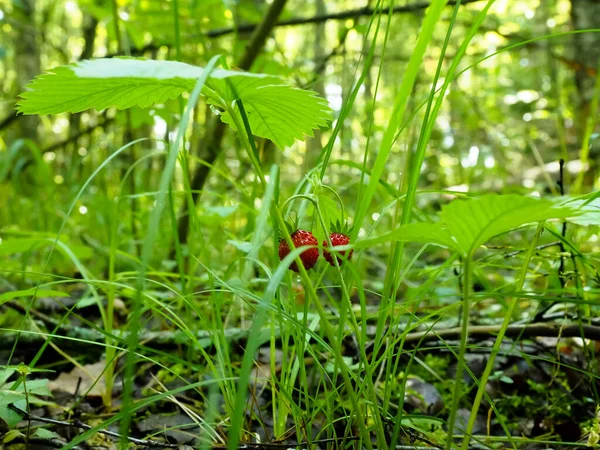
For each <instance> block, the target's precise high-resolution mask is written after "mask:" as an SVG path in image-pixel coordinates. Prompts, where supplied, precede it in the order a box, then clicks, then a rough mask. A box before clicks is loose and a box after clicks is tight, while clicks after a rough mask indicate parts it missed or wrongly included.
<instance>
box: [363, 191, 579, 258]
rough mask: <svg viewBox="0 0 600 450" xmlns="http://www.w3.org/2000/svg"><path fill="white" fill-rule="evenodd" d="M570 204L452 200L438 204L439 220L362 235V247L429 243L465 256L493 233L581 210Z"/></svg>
mask: <svg viewBox="0 0 600 450" xmlns="http://www.w3.org/2000/svg"><path fill="white" fill-rule="evenodd" d="M582 212H583V210H582V209H581V208H580V207H578V206H574V205H566V204H559V203H555V202H553V201H550V200H541V199H537V198H533V197H522V196H519V195H485V196H483V197H480V198H475V199H469V200H456V201H454V202H452V203H450V204H449V205H445V206H443V207H442V211H441V213H440V219H441V220H440V222H437V223H418V224H409V225H404V226H401V227H399V228H397V229H395V230H393V231H391V232H389V233H386V234H384V235H382V236H378V237H376V238H370V239H365V240H364V241H361V242H360V243H358V245H357V246H359V247H364V246H367V245H373V244H376V243H379V242H384V241H411V242H422V243H432V244H436V245H441V246H443V247H448V248H452V249H454V250H456V251H457V252H459V253H460V254H462V255H463V256H467V255H468V254H470V253H471V252H472V251H473V250H475V249H476V248H478V247H479V246H480V245H482V244H484V243H485V242H487V241H488V240H490V239H491V238H493V237H494V236H497V235H500V234H503V233H506V232H508V231H510V230H513V229H515V228H517V227H520V226H522V225H525V224H528V223H535V222H540V221H544V220H549V219H566V218H568V217H574V216H577V215H579V214H581V213H582Z"/></svg>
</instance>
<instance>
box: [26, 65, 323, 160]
mask: <svg viewBox="0 0 600 450" xmlns="http://www.w3.org/2000/svg"><path fill="white" fill-rule="evenodd" d="M203 72H204V69H203V68H202V67H197V66H192V65H190V64H185V63H181V62H177V61H155V60H147V59H137V58H110V59H93V60H85V61H81V62H79V63H76V64H71V65H68V66H61V67H56V68H54V69H51V70H50V71H48V72H47V73H44V74H42V75H40V76H38V77H36V78H35V79H33V80H32V81H31V82H30V83H29V84H28V85H27V89H28V90H27V91H26V92H23V93H22V94H21V100H20V101H19V102H18V103H17V110H18V111H19V112H21V113H23V114H40V115H43V114H57V113H63V112H72V113H75V112H80V111H84V110H86V109H91V108H94V109H97V110H102V109H105V108H108V107H110V106H114V107H117V108H118V109H126V108H131V107H134V106H138V107H141V108H146V107H149V106H151V105H154V104H156V103H164V102H165V101H167V100H169V99H173V98H176V97H178V96H179V95H181V94H182V93H183V92H186V91H191V89H192V88H193V87H194V85H195V83H196V80H197V79H198V78H199V77H200V76H201V75H202V74H203ZM215 92H216V93H217V94H218V95H215ZM204 93H205V94H206V95H208V96H210V103H211V104H215V105H217V106H221V107H223V106H226V105H231V104H232V103H231V102H233V100H238V99H240V100H241V101H242V103H243V105H244V107H245V109H246V112H247V114H248V120H249V122H250V126H251V128H252V131H253V133H254V134H255V135H256V136H260V137H264V138H267V139H270V140H272V141H273V142H274V143H275V144H276V145H277V146H278V147H279V148H283V147H286V146H289V145H291V144H292V143H293V142H294V139H301V138H303V137H304V136H305V135H308V136H312V135H313V131H312V130H313V129H315V128H318V127H324V126H326V125H327V124H328V122H329V121H330V120H331V109H330V108H329V106H328V105H327V102H326V101H325V100H324V99H322V98H320V97H318V96H317V94H316V93H314V92H311V91H305V90H301V89H295V88H293V87H291V86H288V85H285V84H283V83H282V80H281V79H280V78H278V77H274V76H272V75H264V74H251V73H248V72H242V71H233V70H223V69H215V70H214V71H213V72H211V74H210V77H209V78H208V80H207V89H205V91H204ZM224 102H225V103H224ZM221 118H222V120H223V121H224V122H226V123H229V124H232V120H231V117H230V116H229V114H228V113H227V112H225V113H223V114H222V115H221Z"/></svg>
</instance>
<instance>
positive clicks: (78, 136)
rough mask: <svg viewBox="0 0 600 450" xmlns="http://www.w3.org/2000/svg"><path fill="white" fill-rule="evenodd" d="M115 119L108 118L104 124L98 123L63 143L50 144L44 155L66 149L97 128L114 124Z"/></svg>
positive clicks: (43, 150)
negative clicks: (65, 147) (66, 146)
mask: <svg viewBox="0 0 600 450" xmlns="http://www.w3.org/2000/svg"><path fill="white" fill-rule="evenodd" d="M114 120H115V117H107V118H106V119H104V120H103V121H102V122H99V123H97V124H96V125H92V126H89V127H86V128H84V129H83V130H79V131H78V132H77V133H74V134H73V135H71V136H69V137H68V138H66V139H63V140H62V141H58V142H55V143H54V144H50V145H49V146H48V147H46V148H44V149H42V153H48V152H53V151H54V150H58V149H59V148H62V147H64V146H65V145H68V144H70V143H72V142H76V141H77V140H78V139H79V138H80V137H82V136H85V135H86V134H90V133H92V132H93V131H94V130H96V128H101V127H104V126H106V125H108V124H109V123H111V122H114Z"/></svg>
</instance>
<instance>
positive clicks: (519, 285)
mask: <svg viewBox="0 0 600 450" xmlns="http://www.w3.org/2000/svg"><path fill="white" fill-rule="evenodd" d="M543 227H544V222H540V223H539V224H538V226H537V228H536V230H535V235H534V236H533V239H532V240H531V244H530V245H529V250H528V251H527V256H526V257H525V261H524V262H523V267H522V268H521V273H520V274H519V279H518V280H517V285H516V287H515V292H521V291H522V290H523V285H524V284H525V278H526V276H527V270H528V268H529V262H530V261H531V257H532V256H533V252H535V247H536V245H537V241H538V236H539V235H540V232H541V231H542V229H543ZM509 303H510V306H509V307H508V310H507V311H506V314H505V316H504V321H503V322H502V327H501V328H500V331H499V332H498V336H497V337H496V342H494V346H493V347H492V352H491V354H490V357H489V359H488V362H487V364H486V366H485V370H484V371H483V374H482V375H481V380H479V387H478V389H477V394H476V395H475V400H474V401H473V406H472V407H471V415H470V416H469V422H468V423H467V429H466V430H465V437H464V438H463V442H462V449H463V450H466V449H468V448H469V440H470V436H471V433H472V432H473V426H474V425H475V419H476V418H477V411H478V410H479V405H480V404H481V399H482V398H483V394H484V393H485V386H486V384H487V380H488V377H489V376H490V373H492V369H493V368H494V361H495V359H496V355H497V354H498V352H499V351H500V345H502V340H503V339H504V334H505V333H506V329H507V328H508V325H509V324H510V320H511V318H512V317H513V313H514V311H515V307H516V305H517V303H518V299H517V298H513V300H512V302H509Z"/></svg>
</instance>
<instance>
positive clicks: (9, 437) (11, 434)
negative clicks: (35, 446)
mask: <svg viewBox="0 0 600 450" xmlns="http://www.w3.org/2000/svg"><path fill="white" fill-rule="evenodd" d="M6 423H8V425H9V426H11V427H14V426H15V425H16V423H15V424H12V425H11V423H10V422H9V421H8V420H7V421H6ZM20 437H24V435H23V433H21V432H20V431H19V430H9V431H7V432H6V434H5V435H4V436H2V443H3V444H8V443H9V442H11V441H14V440H15V439H17V438H20Z"/></svg>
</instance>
